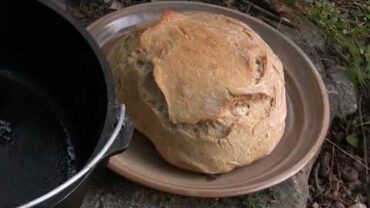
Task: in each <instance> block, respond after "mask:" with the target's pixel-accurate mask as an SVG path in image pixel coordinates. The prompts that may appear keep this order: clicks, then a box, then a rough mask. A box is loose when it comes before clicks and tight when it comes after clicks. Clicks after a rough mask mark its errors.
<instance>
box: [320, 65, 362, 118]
mask: <svg viewBox="0 0 370 208" xmlns="http://www.w3.org/2000/svg"><path fill="white" fill-rule="evenodd" d="M326 71H327V74H328V76H329V78H330V79H331V80H332V81H333V82H334V83H335V87H336V90H337V91H338V96H339V100H337V101H336V102H338V103H339V109H338V113H337V115H338V116H339V117H341V118H345V117H346V116H347V115H349V114H352V113H354V112H356V111H357V94H356V88H355V86H354V84H353V83H352V82H351V80H350V79H349V78H348V76H347V74H346V69H345V68H344V67H342V66H333V67H330V68H328V69H327V70H326Z"/></svg>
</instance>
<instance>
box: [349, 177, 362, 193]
mask: <svg viewBox="0 0 370 208" xmlns="http://www.w3.org/2000/svg"><path fill="white" fill-rule="evenodd" d="M348 188H349V189H350V190H351V191H357V190H360V189H361V188H362V181H360V180H355V181H352V182H350V183H349V184H348Z"/></svg>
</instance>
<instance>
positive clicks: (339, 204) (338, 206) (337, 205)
mask: <svg viewBox="0 0 370 208" xmlns="http://www.w3.org/2000/svg"><path fill="white" fill-rule="evenodd" d="M330 208H346V206H344V204H343V203H342V202H339V201H336V202H335V203H334V204H333V205H331V206H330Z"/></svg>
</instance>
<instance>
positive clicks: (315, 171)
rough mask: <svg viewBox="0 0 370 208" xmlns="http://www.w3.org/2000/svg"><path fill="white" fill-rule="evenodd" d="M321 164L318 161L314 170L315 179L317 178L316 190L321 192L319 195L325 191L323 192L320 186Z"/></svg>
mask: <svg viewBox="0 0 370 208" xmlns="http://www.w3.org/2000/svg"><path fill="white" fill-rule="evenodd" d="M320 166H321V165H320V162H319V161H318V162H317V164H316V166H315V169H314V170H313V173H314V177H315V186H316V189H317V191H318V192H319V194H321V193H322V192H323V191H322V188H321V186H320V183H319V170H320Z"/></svg>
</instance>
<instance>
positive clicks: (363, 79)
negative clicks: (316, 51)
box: [307, 1, 370, 90]
mask: <svg viewBox="0 0 370 208" xmlns="http://www.w3.org/2000/svg"><path fill="white" fill-rule="evenodd" d="M343 2H345V1H343ZM307 15H308V17H309V18H310V19H311V20H312V21H313V22H314V23H316V24H317V25H318V26H319V27H321V28H322V29H323V30H324V31H325V33H326V34H327V36H328V38H329V39H330V41H332V42H334V44H335V45H336V46H339V48H338V50H337V52H338V53H339V54H340V55H342V58H343V59H344V60H345V65H346V67H347V68H348V75H349V76H350V78H351V79H352V81H353V82H354V83H355V84H357V86H359V87H361V88H362V89H363V90H370V1H361V3H358V4H356V1H349V3H347V4H346V3H342V4H339V5H338V4H337V5H335V4H334V3H332V2H330V1H316V2H315V3H313V4H311V5H310V7H309V8H308V14H307Z"/></svg>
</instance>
